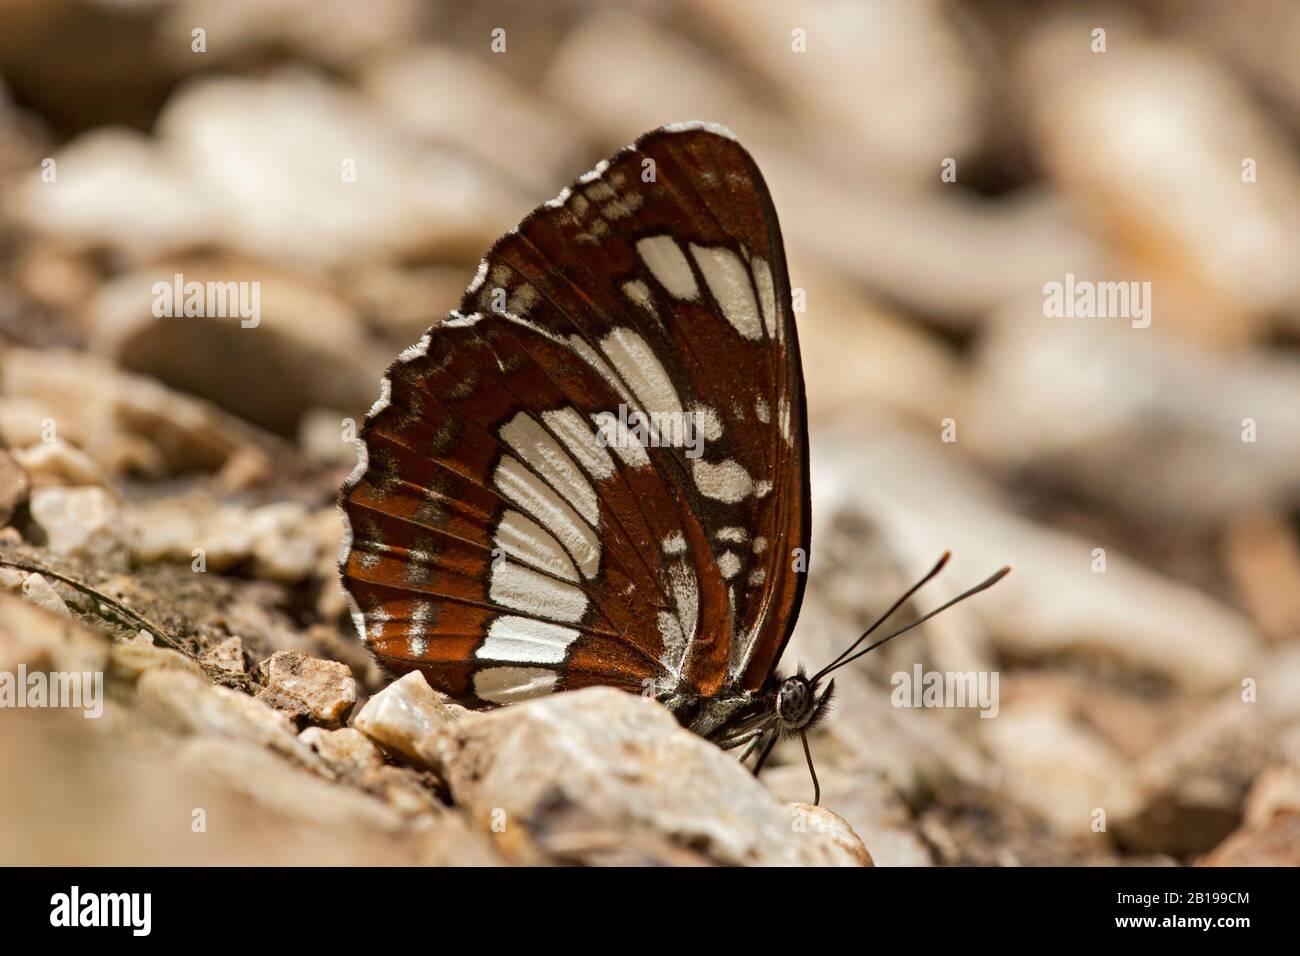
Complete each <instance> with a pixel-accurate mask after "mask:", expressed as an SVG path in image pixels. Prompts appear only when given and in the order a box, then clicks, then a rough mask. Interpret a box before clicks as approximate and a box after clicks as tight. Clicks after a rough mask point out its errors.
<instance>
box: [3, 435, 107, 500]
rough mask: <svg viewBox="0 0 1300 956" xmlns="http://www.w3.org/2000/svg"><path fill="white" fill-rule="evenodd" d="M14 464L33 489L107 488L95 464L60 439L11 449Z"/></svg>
mask: <svg viewBox="0 0 1300 956" xmlns="http://www.w3.org/2000/svg"><path fill="white" fill-rule="evenodd" d="M14 460H15V461H16V462H17V463H18V464H19V465H21V466H22V468H23V470H24V471H26V472H27V475H28V477H29V478H30V479H31V483H32V485H34V486H38V487H39V486H44V485H73V486H76V485H97V486H99V487H101V488H109V486H110V482H109V479H108V476H107V475H105V474H104V471H103V469H101V468H100V467H99V465H98V464H97V463H96V462H95V460H94V459H93V458H91V457H90V456H89V455H87V454H86V453H85V452H84V451H82V450H81V449H80V448H77V447H76V446H75V445H70V444H68V443H67V442H66V441H64V440H63V439H62V438H55V439H54V441H50V442H41V443H40V444H38V445H32V446H30V447H28V448H17V449H14Z"/></svg>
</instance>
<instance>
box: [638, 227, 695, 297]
mask: <svg viewBox="0 0 1300 956" xmlns="http://www.w3.org/2000/svg"><path fill="white" fill-rule="evenodd" d="M636 251H637V254H638V255H640V256H641V261H642V262H644V263H645V264H646V268H648V269H649V270H650V274H651V275H653V276H654V277H655V279H657V280H658V282H659V284H660V285H661V286H663V287H664V288H665V289H667V290H668V292H669V293H670V294H671V295H673V296H675V297H677V298H678V299H698V298H699V297H700V288H699V286H697V285H696V284H695V273H693V272H692V271H691V264H690V263H689V262H687V261H686V256H685V254H684V253H683V252H682V250H681V247H680V246H678V245H677V241H676V240H675V239H673V237H672V236H650V237H649V238H646V239H640V240H638V241H637V244H636Z"/></svg>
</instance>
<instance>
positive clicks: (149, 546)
mask: <svg viewBox="0 0 1300 956" xmlns="http://www.w3.org/2000/svg"><path fill="white" fill-rule="evenodd" d="M326 510H328V511H329V512H330V513H331V514H333V513H334V509H333V508H330V509H326ZM335 520H336V522H337V517H336V518H335ZM127 523H128V525H129V527H130V528H131V537H132V541H133V549H132V558H133V559H134V560H135V561H136V562H137V563H139V564H151V563H155V562H160V561H171V562H175V563H178V564H187V565H192V563H193V562H194V561H195V558H196V556H195V553H194V551H195V549H196V548H198V549H201V550H202V553H203V554H202V557H203V562H204V569H205V570H206V571H210V572H225V571H229V570H231V569H233V568H235V567H237V566H240V565H243V564H246V563H247V564H249V565H250V566H251V570H252V571H253V573H254V574H255V575H257V576H258V577H265V578H270V579H272V580H276V581H286V582H294V581H301V580H302V579H303V578H305V577H308V576H309V575H310V574H311V573H312V571H313V570H314V569H315V568H316V567H317V564H318V561H319V557H320V555H319V545H318V542H317V539H316V538H315V536H313V535H311V534H304V533H303V529H304V527H306V526H308V524H309V512H308V511H307V509H306V508H305V507H304V506H303V505H301V504H299V503H297V502H289V501H285V502H276V503H274V504H268V505H262V506H261V507H255V508H245V507H241V506H239V505H230V504H220V503H218V502H217V501H216V500H215V499H213V498H212V497H211V496H209V495H206V494H202V493H195V494H190V495H186V496H184V497H180V498H163V499H160V500H158V501H153V502H142V503H140V504H138V505H136V506H135V507H133V508H132V509H131V510H130V511H129V512H128V513H127Z"/></svg>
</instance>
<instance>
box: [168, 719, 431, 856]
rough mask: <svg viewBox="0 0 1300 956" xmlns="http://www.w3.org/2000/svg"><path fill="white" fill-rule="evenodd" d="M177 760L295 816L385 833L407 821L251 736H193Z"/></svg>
mask: <svg viewBox="0 0 1300 956" xmlns="http://www.w3.org/2000/svg"><path fill="white" fill-rule="evenodd" d="M178 763H179V764H180V765H181V766H182V767H184V768H186V769H187V770H191V771H198V772H200V773H202V774H204V775H206V776H207V777H208V778H209V779H214V780H217V781H219V782H221V783H222V784H224V785H225V786H227V787H229V788H230V789H232V790H234V791H236V792H237V793H242V794H244V795H245V796H247V797H249V798H250V799H252V800H254V801H255V802H257V803H258V804H260V805H261V806H263V807H266V808H267V809H270V810H273V811H275V812H276V813H278V814H280V815H281V816H283V817H285V818H287V819H290V820H296V821H301V822H305V823H310V824H313V825H316V826H321V827H326V828H334V827H361V828H364V829H369V830H376V831H379V832H381V833H382V832H393V831H397V830H401V829H404V828H405V825H406V823H405V819H404V818H403V817H402V815H401V814H399V813H398V812H397V811H395V810H393V809H392V808H390V807H389V806H387V805H386V804H385V803H384V802H383V801H382V800H379V799H377V798H375V797H373V796H370V795H369V794H367V793H363V792H361V791H358V790H356V789H354V788H352V787H348V786H343V785H338V784H334V783H330V782H328V781H325V780H322V779H320V778H319V777H317V776H314V775H312V774H310V773H308V772H306V771H304V770H302V769H300V768H298V767H295V766H293V765H292V764H290V763H287V762H286V761H285V760H284V759H282V758H281V757H278V756H276V755H275V754H273V753H271V752H270V751H268V750H266V749H265V748H263V747H260V746H257V745H256V744H253V743H250V742H249V741H247V740H241V739H230V738H220V737H208V736H200V737H194V738H192V739H190V740H188V741H187V742H186V743H185V744H184V745H183V746H182V748H181V751H180V753H179V754H178Z"/></svg>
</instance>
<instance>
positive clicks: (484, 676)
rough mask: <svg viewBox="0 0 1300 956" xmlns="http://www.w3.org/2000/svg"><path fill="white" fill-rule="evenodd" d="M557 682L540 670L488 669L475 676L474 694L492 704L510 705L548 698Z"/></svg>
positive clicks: (537, 668)
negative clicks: (544, 696) (542, 696)
mask: <svg viewBox="0 0 1300 956" xmlns="http://www.w3.org/2000/svg"><path fill="white" fill-rule="evenodd" d="M558 679H559V675H558V674H556V673H555V671H548V670H545V669H543V668H540V667H488V668H486V669H484V670H481V671H479V672H478V673H476V674H475V675H474V693H475V694H477V695H478V696H479V697H480V698H482V699H483V700H486V701H491V702H492V703H494V704H513V703H515V702H517V701H521V700H527V699H528V698H530V697H540V696H541V695H543V694H549V693H550V692H551V691H553V690H555V682H556V681H557V680H558Z"/></svg>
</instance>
